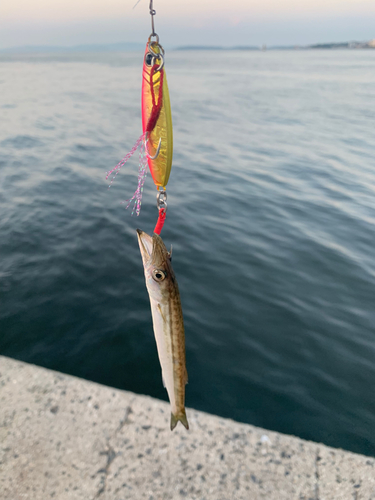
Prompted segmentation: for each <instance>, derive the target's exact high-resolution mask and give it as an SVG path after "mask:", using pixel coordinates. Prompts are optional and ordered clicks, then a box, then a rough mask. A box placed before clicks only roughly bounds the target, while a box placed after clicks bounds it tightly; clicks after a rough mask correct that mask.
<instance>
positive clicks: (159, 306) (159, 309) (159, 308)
mask: <svg viewBox="0 0 375 500" xmlns="http://www.w3.org/2000/svg"><path fill="white" fill-rule="evenodd" d="M157 308H158V311H159V312H160V314H161V317H162V318H163V321H165V317H164V314H163V311H162V310H161V305H160V304H158V305H157ZM164 387H165V386H164Z"/></svg>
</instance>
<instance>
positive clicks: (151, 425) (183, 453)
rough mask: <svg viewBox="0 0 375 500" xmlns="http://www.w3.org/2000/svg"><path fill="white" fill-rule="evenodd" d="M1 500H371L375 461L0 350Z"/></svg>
mask: <svg viewBox="0 0 375 500" xmlns="http://www.w3.org/2000/svg"><path fill="white" fill-rule="evenodd" d="M0 374H1V375H0V498H1V500H20V499H32V500H47V499H51V498H53V499H54V500H63V499H64V500H65V499H67V500H78V499H79V500H83V499H85V500H86V499H87V500H94V499H99V500H133V499H134V500H143V499H144V500H169V499H184V500H193V499H197V500H198V499H199V500H242V499H246V500H257V499H267V500H273V499H275V500H282V499H288V500H292V499H299V500H310V499H311V500H312V499H313V500H317V499H320V500H330V499H332V500H341V499H345V500H360V499H366V500H370V499H374V500H375V460H374V459H373V458H369V457H365V456H361V455H356V454H353V453H349V452H345V451H342V450H337V449H333V448H328V447H327V446H324V445H322V444H317V443H312V442H307V441H303V440H301V439H298V438H295V437H292V436H285V435H282V434H278V433H276V432H271V431H266V430H263V429H259V428H256V427H253V426H251V425H245V424H239V423H237V422H234V421H232V420H227V419H223V418H219V417H216V416H213V415H208V414H205V413H201V412H198V411H194V410H188V412H187V413H188V418H189V422H190V431H186V430H185V429H184V428H183V427H182V426H180V424H179V425H178V427H177V428H176V429H175V431H174V432H173V433H172V432H171V431H170V430H169V405H168V404H166V403H164V402H161V401H157V400H155V399H152V398H150V397H145V396H138V395H135V394H132V393H129V392H124V391H119V390H115V389H112V388H110V387H104V386H101V385H98V384H94V383H92V382H87V381H85V380H81V379H78V378H74V377H71V376H68V375H63V374H61V373H57V372H53V371H50V370H46V369H43V368H39V367H36V366H33V365H28V364H25V363H21V362H18V361H15V360H12V359H9V358H5V357H0Z"/></svg>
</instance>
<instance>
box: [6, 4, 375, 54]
mask: <svg viewBox="0 0 375 500" xmlns="http://www.w3.org/2000/svg"><path fill="white" fill-rule="evenodd" d="M135 2H136V0H0V49H2V48H7V47H17V46H25V45H60V46H61V45H62V46H72V45H79V44H92V43H95V44H107V43H108V44H110V43H119V42H140V43H144V40H145V38H147V37H148V35H149V34H150V32H151V23H150V15H149V9H148V5H149V0H140V2H139V3H138V5H137V6H136V7H135V8H134V9H133V7H134V4H135ZM154 9H155V10H156V16H155V31H156V32H157V33H158V34H159V35H160V41H161V43H162V44H163V45H164V46H165V47H167V48H169V47H178V46H182V45H223V46H235V45H257V46H259V45H263V44H266V45H269V46H270V45H307V44H312V43H323V42H340V41H351V40H359V41H361V40H364V41H365V40H370V39H373V38H375V0H225V1H224V0H186V1H184V0H154Z"/></svg>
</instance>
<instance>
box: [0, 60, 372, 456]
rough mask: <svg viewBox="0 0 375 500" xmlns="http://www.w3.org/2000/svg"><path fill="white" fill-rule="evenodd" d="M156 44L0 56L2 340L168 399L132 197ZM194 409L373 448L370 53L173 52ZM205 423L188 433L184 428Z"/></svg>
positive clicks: (150, 224) (178, 240)
mask: <svg viewBox="0 0 375 500" xmlns="http://www.w3.org/2000/svg"><path fill="white" fill-rule="evenodd" d="M142 59H143V54H142V52H140V53H110V54H103V53H101V54H89V53H87V54H29V55H5V54H3V55H2V56H1V57H0V353H1V354H4V355H7V356H11V357H14V358H17V359H21V360H24V361H27V362H30V363H35V364H38V365H42V366H46V367H48V368H52V369H55V370H60V371H63V372H66V373H70V374H73V375H77V376H80V377H84V378H87V379H90V380H94V381H97V382H100V383H103V384H108V385H112V386H115V387H119V388H122V389H126V390H130V391H135V392H137V393H142V394H149V395H151V396H154V397H157V398H161V399H167V394H166V392H165V389H164V388H163V385H162V381H161V373H160V366H159V362H158V358H157V352H156V346H155V341H154V337H153V331H152V323H151V313H150V305H149V300H148V295H147V291H146V287H145V283H144V276H143V268H142V263H141V257H140V253H139V249H138V243H137V237H136V231H135V230H136V228H137V227H139V228H141V229H142V230H144V231H146V232H149V233H151V232H152V230H153V228H154V225H155V222H156V218H157V211H156V207H155V187H154V185H153V183H152V180H151V177H150V176H149V177H148V179H147V181H146V187H145V192H144V196H143V203H142V211H141V214H140V216H139V217H135V216H133V217H131V213H130V210H125V205H124V204H121V201H123V200H126V199H127V198H130V197H131V196H132V194H133V192H134V190H135V189H136V185H137V158H134V159H133V160H132V161H130V162H129V163H128V164H127V165H126V166H125V167H123V169H122V171H121V173H120V174H119V175H118V176H117V177H116V179H115V181H114V183H113V185H112V187H111V188H110V189H108V182H107V181H106V180H105V172H106V171H108V170H110V169H111V168H113V166H115V165H116V163H117V162H118V161H119V160H120V159H121V158H122V157H123V156H124V155H125V154H126V153H127V151H129V150H130V149H131V147H132V146H133V144H134V142H135V141H136V139H137V138H138V137H139V135H140V134H141V132H142V130H141V110H140V88H141V83H142V82H141V71H142ZM165 68H166V71H167V77H168V84H169V88H170V97H171V104H172V112H173V125H174V162H173V168H172V173H171V177H170V182H169V184H168V188H167V192H168V207H169V208H168V215H167V219H166V223H165V227H164V229H163V232H162V236H163V238H164V241H165V243H166V245H167V246H170V245H171V244H172V245H173V266H174V270H175V273H176V275H177V278H178V282H179V286H180V291H181V299H182V304H183V311H184V319H185V329H186V348H187V368H188V373H189V385H188V386H187V391H186V404H187V406H191V407H194V408H197V409H200V410H204V411H207V412H210V413H215V414H218V415H222V416H224V417H231V418H233V419H236V420H239V421H242V422H248V423H252V424H255V425H258V426H262V427H265V428H269V429H274V430H277V431H281V432H284V433H289V434H295V435H298V436H301V437H303V438H306V439H312V440H315V441H321V442H324V443H326V444H328V445H332V446H338V447H343V448H346V449H349V450H353V451H356V452H361V453H365V454H370V455H374V454H375V432H374V429H375V391H374V386H375V312H374V299H375V262H374V256H375V250H374V247H375V173H374V171H375V160H374V157H375V139H374V116H375V86H374V75H375V51H365V50H363V51H361V50H356V51H354V50H353V51H349V50H347V51H268V52H253V51H226V52H224V51H192V52H189V51H168V52H167V54H166V66H165ZM191 432H194V429H192V430H191Z"/></svg>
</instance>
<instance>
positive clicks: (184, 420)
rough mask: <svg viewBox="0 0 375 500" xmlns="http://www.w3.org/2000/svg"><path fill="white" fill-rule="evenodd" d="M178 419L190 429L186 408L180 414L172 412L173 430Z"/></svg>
mask: <svg viewBox="0 0 375 500" xmlns="http://www.w3.org/2000/svg"><path fill="white" fill-rule="evenodd" d="M178 421H180V422H181V423H182V425H183V426H184V427H185V428H186V429H189V424H188V421H187V418H186V413H185V408H184V409H183V411H182V412H181V413H179V414H178V415H173V413H171V431H173V429H174V428H175V427H176V425H177V422H178Z"/></svg>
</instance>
